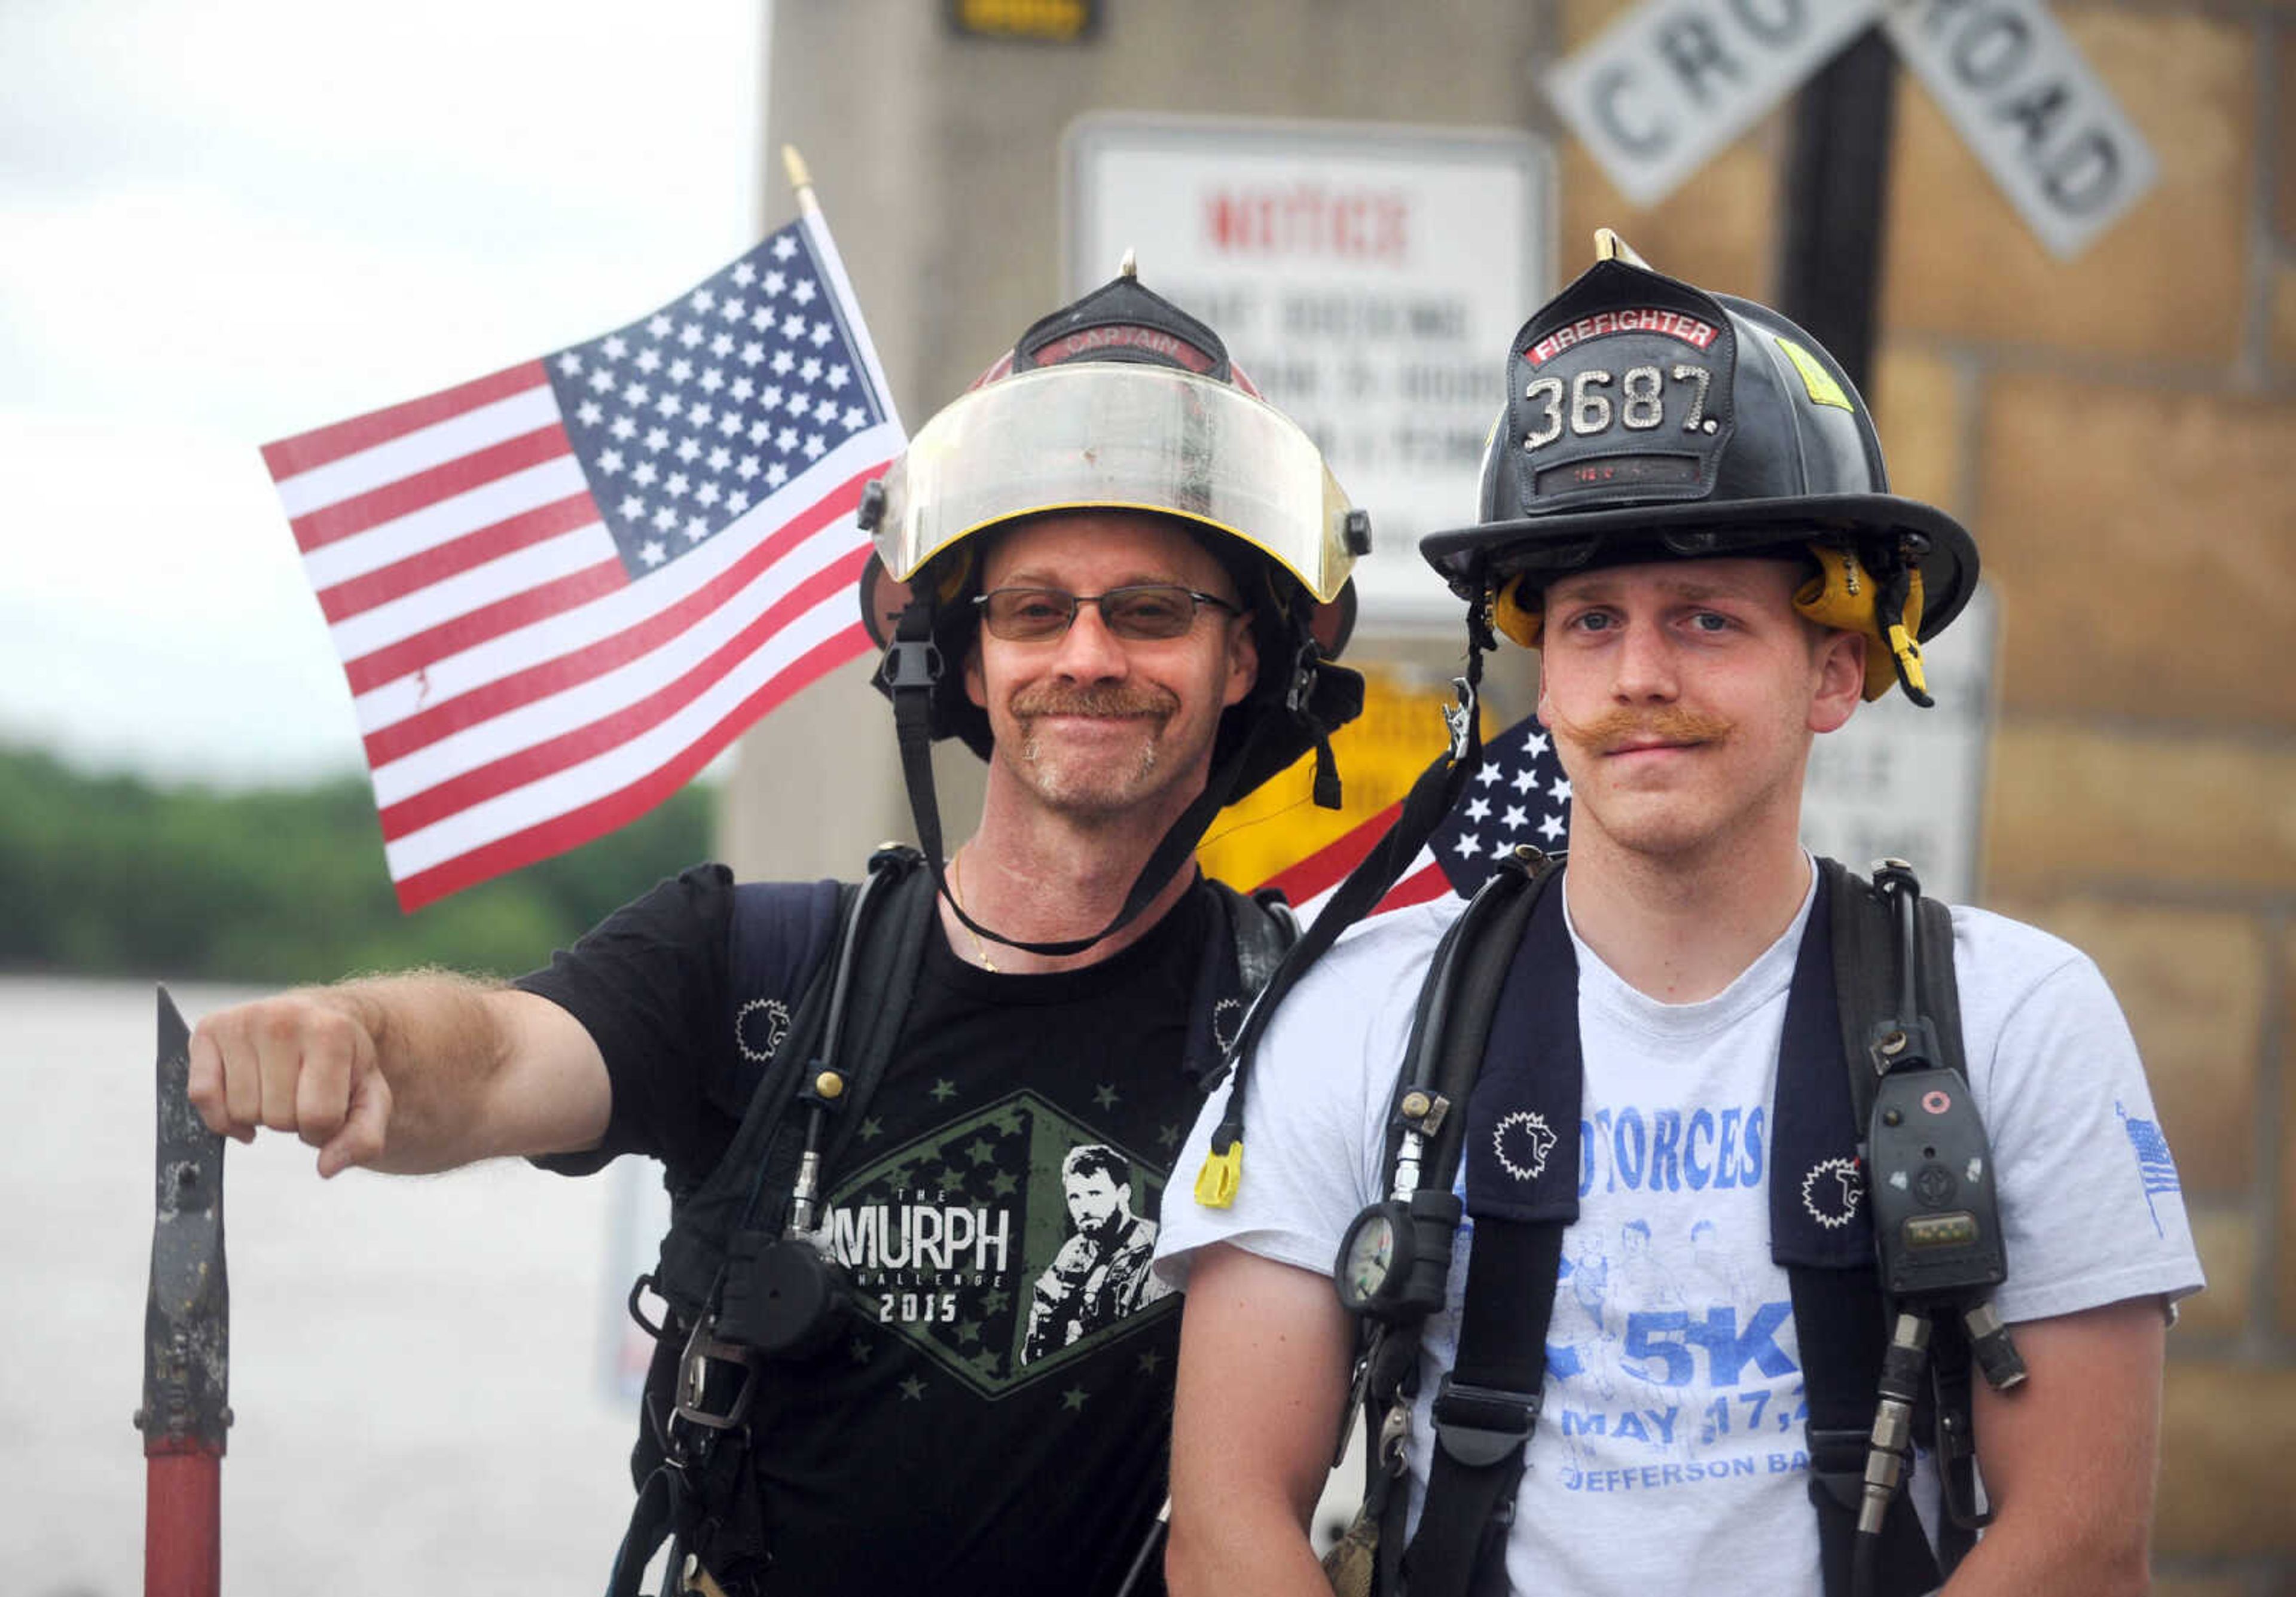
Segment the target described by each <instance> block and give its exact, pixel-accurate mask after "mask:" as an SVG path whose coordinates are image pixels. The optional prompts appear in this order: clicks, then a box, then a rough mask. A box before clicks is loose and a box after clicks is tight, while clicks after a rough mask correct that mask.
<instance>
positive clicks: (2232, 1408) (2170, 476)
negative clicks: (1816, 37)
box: [1561, 0, 2296, 1597]
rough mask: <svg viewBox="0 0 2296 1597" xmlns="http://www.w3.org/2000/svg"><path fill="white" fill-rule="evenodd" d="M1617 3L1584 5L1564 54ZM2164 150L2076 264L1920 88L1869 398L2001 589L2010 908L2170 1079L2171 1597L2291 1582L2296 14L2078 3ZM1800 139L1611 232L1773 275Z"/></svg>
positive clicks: (1779, 140) (1574, 155)
mask: <svg viewBox="0 0 2296 1597" xmlns="http://www.w3.org/2000/svg"><path fill="white" fill-rule="evenodd" d="M1625 9H1626V7H1625V6H1623V5H1620V4H1595V3H1592V0H1590V3H1588V4H1578V5H1573V6H1570V7H1567V8H1566V10H1565V12H1564V25H1563V29H1562V43H1563V44H1564V45H1565V47H1566V48H1567V47H1569V46H1570V45H1576V44H1577V43H1579V42H1581V41H1583V40H1584V39H1585V38H1587V37H1592V35H1593V33H1594V32H1595V30H1597V29H1600V28H1601V27H1602V26H1603V24H1604V23H1605V22H1607V21H1609V20H1611V18H1612V17H1613V16H1615V15H1617V14H1619V13H1620V12H1622V11H1624V10H1625ZM2053 9H2054V14H2055V15H2056V17H2057V18H2058V20H2060V21H2061V22H2062V24H2063V25H2064V27H2065V29H2066V31H2067V32H2068V33H2069V34H2070V35H2071V37H2072V39H2073V41H2074V42H2075V44H2076V45H2078V46H2079V48H2080V50H2081V51H2082V52H2083V53H2085V54H2086V55H2087V58H2088V59H2089V61H2091V62H2092V63H2093V65H2094V66H2095V69H2096V70H2097V71H2098V73H2099V74H2100V75H2101V76H2102V77H2103V78H2104V79H2105V81H2106V82H2107V83H2108V84H2109V85H2110V86H2112V91H2113V93H2114V94H2116V95H2117V96H2118V97H2119V98H2120V102H2121V104H2122V106H2123V107H2124V108H2125V109H2126V110H2127V111H2128V113H2129V115H2130V117H2131V118H2132V119H2134V120H2135V121H2136V124H2137V126H2138V127H2140V128H2142V129H2143V131H2144V135H2145V137H2146V138H2147V139H2148V140H2149V141H2150V142H2151V143H2152V144H2153V148H2154V151H2155V152H2156V153H2157V154H2158V155H2159V157H2160V160H2161V179H2160V183H2159V184H2158V186H2157V187H2156V188H2155V189H2154V191H2153V192H2152V194H2151V195H2150V196H2149V197H2148V198H2147V199H2146V200H2145V201H2144V202H2143V203H2142V204H2141V205H2140V206H2139V207H2138V208H2137V209H2136V210H2134V211H2132V212H2131V213H2130V214H2129V215H2128V217H2126V218H2124V219H2123V220H2122V221H2121V222H2120V224H2119V225H2116V226H2115V227H2113V228H2112V230H2110V231H2109V232H2107V233H2104V234H2103V235H2102V236H2101V237H2100V238H2099V239H2098V240H2097V241H2096V242H2095V243H2094V244H2093V245H2092V246H2091V247H2090V248H2089V250H2087V252H2086V253H2085V254H2084V255H2082V256H2081V257H2080V258H2078V259H2077V260H2074V261H2072V262H2070V263H2066V262H2061V261H2058V260H2056V259H2054V258H2053V257H2051V256H2050V255H2049V254H2048V253H2047V252H2046V250H2043V249H2042V247H2041V245H2040V244H2039V243H2038V241H2036V240H2035V239H2034V238H2033V236H2032V235H2031V234H2030V233H2029V232H2028V231H2027V230H2026V229H2025V227H2024V225H2023V224H2022V222H2021V220H2020V219H2019V218H2018V217H2017V215H2016V213H2015V212H2014V211H2013V209H2011V208H2010V206H2009V204H2008V203H2007V201H2005V200H2004V199H2003V198H2002V197H2001V196H2000V194H1999V192H1998V191H1997V190H1996V189H1995V187H1994V185H1993V184H1992V182H1991V181H1990V179H1989V177H1988V176H1986V174H1985V172H1984V171H1983V169H1982V168H1980V166H1979V165H1978V163H1977V160H1976V159H1975V158H1974V157H1973V156H1972V154H1971V153H1970V152H1968V150H1967V149H1966V148H1965V147H1964V145H1963V144H1962V143H1961V141H1960V139H1959V138H1958V137H1957V136H1956V134H1955V133H1954V131H1953V130H1952V128H1951V127H1950V126H1949V125H1948V123H1947V121H1946V120H1945V119H1944V117H1943V116H1942V115H1941V114H1940V113H1939V111H1938V109H1937V108H1936V106H1935V104H1934V103H1933V102H1931V100H1930V99H1929V98H1928V97H1927V95H1926V94H1925V93H1924V92H1923V90H1922V89H1921V87H1920V86H1919V85H1918V83H1917V82H1916V81H1915V80H1914V79H1913V78H1911V77H1910V75H1906V76H1902V77H1901V79H1900V86H1899V90H1898V100H1897V113H1896V114H1897V126H1896V135H1895V144H1894V150H1893V153H1892V158H1891V191H1890V204H1889V214H1888V234H1887V239H1886V253H1885V257H1884V260H1885V266H1884V277H1883V283H1882V304H1881V320H1882V339H1881V345H1880V348H1879V351H1878V359H1877V364H1876V373H1875V381H1874V393H1873V395H1872V396H1871V397H1872V399H1873V403H1874V414H1875V416H1876V419H1877V420H1878V422H1879V423H1880V425H1881V429H1882V436H1883V439H1884V443H1885V446H1886V447H1887V449H1888V452H1889V455H1890V463H1891V469H1892V476H1893V479H1894V483H1895V486H1897V487H1898V488H1900V489H1901V490H1902V491H1905V492H1907V493H1910V494H1913V495H1917V496H1920V497H1923V498H1928V499H1931V500H1934V501H1936V502H1937V503H1939V504H1943V505H1945V506H1946V507H1947V508H1948V509H1950V510H1952V511H1953V512H1955V513H1956V515H1958V516H1960V517H1961V518H1962V519H1963V520H1964V521H1965V522H1966V523H1967V524H1968V525H1969V526H1970V527H1971V528H1972V530H1973V531H1974V532H1975V533H1976V535H1977V538H1978V541H1979V544H1980V548H1981V550H1982V552H1983V557H1984V563H1985V572H1986V576H1987V577H1988V579H1989V581H1990V582H1991V583H1992V584H1993V586H1995V587H1996V589H1997V591H1998V593H1999V595H2000V598H2001V603H2002V644H2001V656H2000V660H1999V665H1998V684H1999V692H2000V714H1999V717H1998V720H1997V729H1998V730H1997V741H1996V743H1995V747H1994V749H1993V754H1992V759H1991V766H1990V770H1991V774H1990V781H1989V793H1988V807H1987V823H1986V832H1987V839H1986V841H1987V861H1988V863H1987V867H1986V871H1985V873H1984V882H1985V890H1984V895H1983V896H1984V897H1985V900H1986V902H1987V903H1988V904H1989V905H1991V906H1992V907H1995V908H1997V909H2000V910H2002V911H2004V912H2005V913H2010V914H2013V915H2017V916H2019V917H2021V918H2022V919H2026V920H2030V921H2035V922H2037V923H2038V924H2039V925H2042V926H2045V927H2047V928H2048V929H2049V930H2053V931H2054V932H2057V933H2058V934H2060V935H2061V936H2063V937H2065V938H2069V939H2071V941H2073V942H2074V943H2077V944H2079V946H2082V947H2083V948H2085V949H2087V951H2088V952H2089V953H2090V954H2093V955H2094V956H2095V959H2096V960H2097V962H2098V963H2099V964H2100V965H2102V966H2103V969H2104V971H2105V974H2106V975H2107V976H2108V977H2109V978H2110V979H2112V984H2113V987H2114V989H2115V990H2116V992H2118V994H2119V995H2120V1000H2121V1003H2122V1004H2123V1006H2124V1008H2125V1009H2126V1010H2127V1011H2128V1018H2129V1021H2130V1024H2131V1025H2132V1027H2133V1028H2135V1030H2136V1037H2137V1041H2138V1043H2139V1044H2140V1045H2141V1046H2142V1048H2143V1049H2144V1057H2145V1060H2146V1061H2147V1064H2148V1066H2149V1068H2150V1070H2151V1072H2152V1077H2153V1090H2154V1092H2155V1093H2156V1095H2157V1097H2158V1100H2159V1104H2160V1110H2161V1118H2162V1120H2163V1123H2164V1126H2165V1128H2166V1130H2167V1132H2168V1134H2169V1141H2170V1142H2171V1143H2172V1145H2173V1146H2174V1147H2175V1149H2176V1151H2177V1163H2178V1165H2179V1167H2180V1168H2181V1170H2182V1173H2183V1176H2184V1182H2185V1197H2186V1200H2187V1202H2188V1205H2189V1206H2190V1208H2191V1210H2192V1213H2193V1218H2194V1232H2195V1233H2196V1234H2197V1236H2198V1238H2199V1240H2200V1245H2201V1250H2202V1256H2203V1258H2204V1261H2205V1263H2206V1265H2207V1268H2208V1272H2209V1279H2210V1288H2209V1290H2208V1291H2207V1292H2206V1293H2205V1294H2203V1295H2202V1297H2200V1298H2197V1299H2195V1300H2194V1301H2193V1302H2192V1303H2191V1304H2190V1305H2189V1306H2187V1308H2186V1311H2185V1315H2184V1319H2183V1322H2182V1323H2181V1324H2180V1326H2179V1327H2178V1329H2177V1331H2175V1333H2174V1334H2173V1335H2172V1337H2171V1339H2170V1347H2171V1355H2170V1361H2171V1362H2170V1367H2169V1377H2168V1388H2167V1395H2166V1402H2167V1421H2166V1427H2165V1437H2164V1445H2163V1455H2162V1460H2161V1495H2160V1510H2159V1517H2158V1522H2157V1527H2156V1532H2155V1568H2156V1570H2157V1572H2158V1576H2159V1584H2158V1588H2157V1589H2158V1590H2159V1591H2160V1592H2161V1593H2162V1594H2163V1597H2266V1594H2267V1593H2269V1594H2272V1597H2288V1594H2292V1593H2296V1513H2291V1512H2290V1511H2288V1508H2287V1507H2286V1505H2285V1503H2284V1499H2285V1498H2286V1497H2287V1495H2288V1492H2289V1488H2290V1487H2292V1486H2296V1079H2292V1077H2296V1069H2292V1067H2291V1058H2292V1044H2291V1036H2292V1031H2296V1025H2292V1023H2296V1007H2292V1005H2296V997H2292V995H2296V935H2292V909H2296V736H2292V733H2296V672H2292V671H2290V670H2289V669H2287V668H2286V665H2285V663H2284V660H2283V659H2282V658H2281V654H2280V651H2282V650H2283V649H2284V648H2285V647H2286V646H2287V645H2288V643H2289V642H2290V641H2291V640H2292V639H2296V487H2292V480H2296V5H2292V4H2285V3H2283V4H2241V3H2240V0H2229V3H2224V4H2207V5H2192V4H2172V3H2165V0H2164V3H2159V4H2142V5H2135V4H2131V5H2117V6H2105V5H2084V4H2071V3H2070V0H2060V3H2059V4H2055V5H2054V8H2053ZM1784 141H1785V129H1784V127H1783V125H1782V123H1781V121H1780V119H1775V118H1774V119H1772V121H1771V122H1770V124H1769V125H1767V126H1766V127H1762V128H1760V129H1758V130H1756V131H1755V132H1754V133H1753V134H1751V135H1748V137H1746V138H1745V139H1743V140H1742V141H1740V143H1738V145H1737V146H1735V147H1734V149H1732V150H1731V151H1729V152H1726V153H1725V154H1724V155H1723V156H1721V157H1720V158H1718V160H1716V161H1715V162H1714V163H1713V164H1711V165H1710V166H1709V167H1708V168H1706V169H1705V170H1704V171H1703V172H1702V173H1701V174H1700V175H1699V176H1697V177H1696V178H1694V179H1693V182H1692V183H1691V184H1689V185H1688V186H1687V187H1686V188H1685V190H1684V191H1681V192H1677V194H1676V195H1675V196H1673V197H1671V198H1669V200H1668V201H1666V202H1664V203H1663V204H1661V205H1660V206H1658V207H1657V208H1655V209H1652V210H1650V211H1648V212H1641V213H1637V212H1636V211H1634V210H1633V209H1630V208H1629V207H1628V206H1627V205H1626V204H1625V203H1624V201H1621V200H1620V199H1619V197H1618V196H1617V195H1616V193H1615V192H1613V191H1612V190H1611V188H1610V186H1609V184H1607V183H1606V182H1605V181H1604V180H1603V177H1602V176H1601V175H1600V173H1599V172H1598V171H1597V170H1596V169H1595V167H1594V165H1593V163H1592V162H1591V161H1589V160H1587V158H1586V156H1585V155H1584V154H1583V152H1579V151H1578V150H1577V149H1576V148H1575V147H1574V146H1572V145H1570V144H1569V143H1565V144H1564V151H1565V153H1564V157H1563V163H1562V173H1563V194H1562V201H1563V202H1562V215H1563V233H1562V240H1563V258H1562V263H1561V266H1562V274H1563V276H1564V277H1565V279H1567V278H1568V277H1569V276H1570V274H1572V273H1574V272H1575V271H1577V270H1578V269H1579V268H1580V267H1581V266H1584V264H1585V263H1586V261H1587V258H1588V256H1587V239H1588V238H1589V237H1590V235H1591V233H1592V230H1593V229H1594V227H1595V225H1597V224H1598V223H1609V224H1611V225H1614V226H1617V227H1618V228H1620V231H1621V232H1623V233H1625V234H1626V236H1627V237H1628V240H1629V241H1630V242H1633V243H1634V245H1635V247H1636V249H1637V250H1640V251H1641V252H1642V253H1643V254H1644V256H1645V257H1647V258H1649V259H1650V260H1651V262H1652V264H1653V265H1655V266H1658V267H1660V268H1661V270H1664V271H1669V272H1674V273H1677V274H1681V275H1684V276H1687V277H1690V278H1692V279H1693V280H1695V281H1698V282H1700V283H1707V284H1710V285H1712V286H1716V287H1720V288H1726V289H1732V290H1735V291H1741V292H1746V293H1751V294H1753V295H1755V296H1756V297H1758V298H1759V297H1761V296H1762V295H1763V294H1764V293H1765V292H1766V291H1775V281H1776V274H1775V249H1776V242H1777V239H1778V236H1779V231H1778V228H1777V225H1776V220H1775V219H1776V217H1777V208H1778V206H1779V204H1780V203H1781V201H1782V192H1781V189H1782V180H1783V172H1784V160H1783V157H1784Z"/></svg>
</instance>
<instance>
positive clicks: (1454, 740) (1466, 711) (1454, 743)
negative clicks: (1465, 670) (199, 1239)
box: [1443, 676, 1475, 763]
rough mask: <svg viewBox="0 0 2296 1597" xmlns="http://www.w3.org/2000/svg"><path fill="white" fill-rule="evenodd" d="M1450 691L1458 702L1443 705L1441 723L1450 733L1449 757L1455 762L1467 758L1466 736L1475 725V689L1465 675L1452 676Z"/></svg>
mask: <svg viewBox="0 0 2296 1597" xmlns="http://www.w3.org/2000/svg"><path fill="white" fill-rule="evenodd" d="M1451 691H1452V692H1455V693H1456V694H1458V696H1459V702H1458V703H1457V704H1456V705H1446V706H1444V707H1443V725H1444V726H1445V728H1446V729H1447V730H1448V731H1449V733H1450V734H1451V758H1452V760H1453V762H1454V763H1456V762H1457V761H1459V760H1463V759H1464V758H1467V736H1468V734H1469V733H1471V732H1472V731H1473V730H1474V725H1475V689H1474V684H1472V683H1470V682H1469V681H1468V680H1467V679H1466V678H1465V677H1464V676H1454V677H1453V678H1451Z"/></svg>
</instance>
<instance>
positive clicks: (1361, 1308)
mask: <svg viewBox="0 0 2296 1597" xmlns="http://www.w3.org/2000/svg"><path fill="white" fill-rule="evenodd" d="M1458 1226H1459V1200H1458V1198H1457V1197H1456V1195H1454V1194H1452V1193H1450V1192H1415V1193H1413V1194H1412V1195H1411V1197H1410V1198H1409V1199H1408V1200H1403V1199H1395V1198H1390V1199H1389V1200H1387V1201H1386V1202H1384V1203H1374V1204H1373V1205H1372V1206H1371V1207H1370V1208H1366V1209H1365V1210H1364V1211H1363V1212H1362V1213H1361V1214H1359V1215H1357V1216H1356V1217H1355V1220H1354V1221H1353V1223H1352V1224H1349V1226H1348V1229H1347V1234H1346V1235H1345V1236H1343V1237H1342V1238H1341V1239H1340V1255H1339V1258H1338V1260H1337V1261H1336V1262H1335V1263H1334V1264H1333V1266H1332V1279H1333V1283H1334V1284H1335V1285H1337V1286H1338V1288H1339V1290H1340V1305H1341V1307H1343V1308H1345V1309H1346V1310H1347V1311H1348V1312H1349V1314H1369V1315H1371V1316H1372V1317H1373V1318H1374V1319H1382V1320H1403V1319H1410V1318H1414V1317H1416V1316H1419V1315H1423V1314H1430V1313H1432V1312H1433V1311H1434V1310H1436V1309H1439V1308H1440V1307H1442V1306H1443V1288H1444V1282H1445V1277H1446V1276H1447V1274H1449V1270H1450V1264H1451V1239H1452V1236H1453V1235H1454V1233H1456V1231H1457V1230H1458Z"/></svg>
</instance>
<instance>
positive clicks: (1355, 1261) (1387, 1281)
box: [1333, 1202, 1411, 1314]
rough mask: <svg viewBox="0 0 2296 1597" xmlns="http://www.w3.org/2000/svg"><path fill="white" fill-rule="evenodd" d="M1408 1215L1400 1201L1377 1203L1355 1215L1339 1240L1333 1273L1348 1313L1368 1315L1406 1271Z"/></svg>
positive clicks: (1409, 1246)
mask: <svg viewBox="0 0 2296 1597" xmlns="http://www.w3.org/2000/svg"><path fill="white" fill-rule="evenodd" d="M1410 1251H1411V1217H1410V1216H1409V1215H1408V1214H1407V1213H1406V1211H1405V1209H1404V1206H1403V1205H1402V1204H1400V1203H1394V1202H1389V1203H1378V1204H1374V1205H1373V1206H1372V1207H1371V1208H1367V1209H1365V1210H1364V1211H1363V1213H1361V1214H1359V1215H1357V1216H1356V1217H1355V1223H1354V1224H1351V1225H1349V1227H1348V1234H1347V1235H1346V1236H1345V1237H1344V1238H1342V1239H1341V1242H1340V1262H1339V1265H1338V1267H1337V1268H1336V1270H1335V1271H1334V1272H1333V1274H1334V1275H1335V1277H1336V1278H1337V1281H1338V1283H1339V1289H1340V1302H1341V1304H1343V1305H1345V1306H1346V1307H1347V1309H1348V1312H1349V1313H1350V1314H1369V1313H1371V1312H1373V1310H1374V1307H1375V1306H1384V1304H1385V1303H1386V1302H1387V1300H1388V1299H1389V1298H1390V1297H1391V1296H1392V1294H1391V1293H1390V1286H1391V1284H1392V1283H1394V1282H1396V1281H1397V1280H1398V1277H1399V1276H1401V1275H1403V1274H1408V1273H1409V1271H1410V1268H1411V1265H1410V1260H1409V1259H1408V1258H1407V1257H1398V1256H1399V1255H1407V1254H1408V1253H1409V1252H1410Z"/></svg>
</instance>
